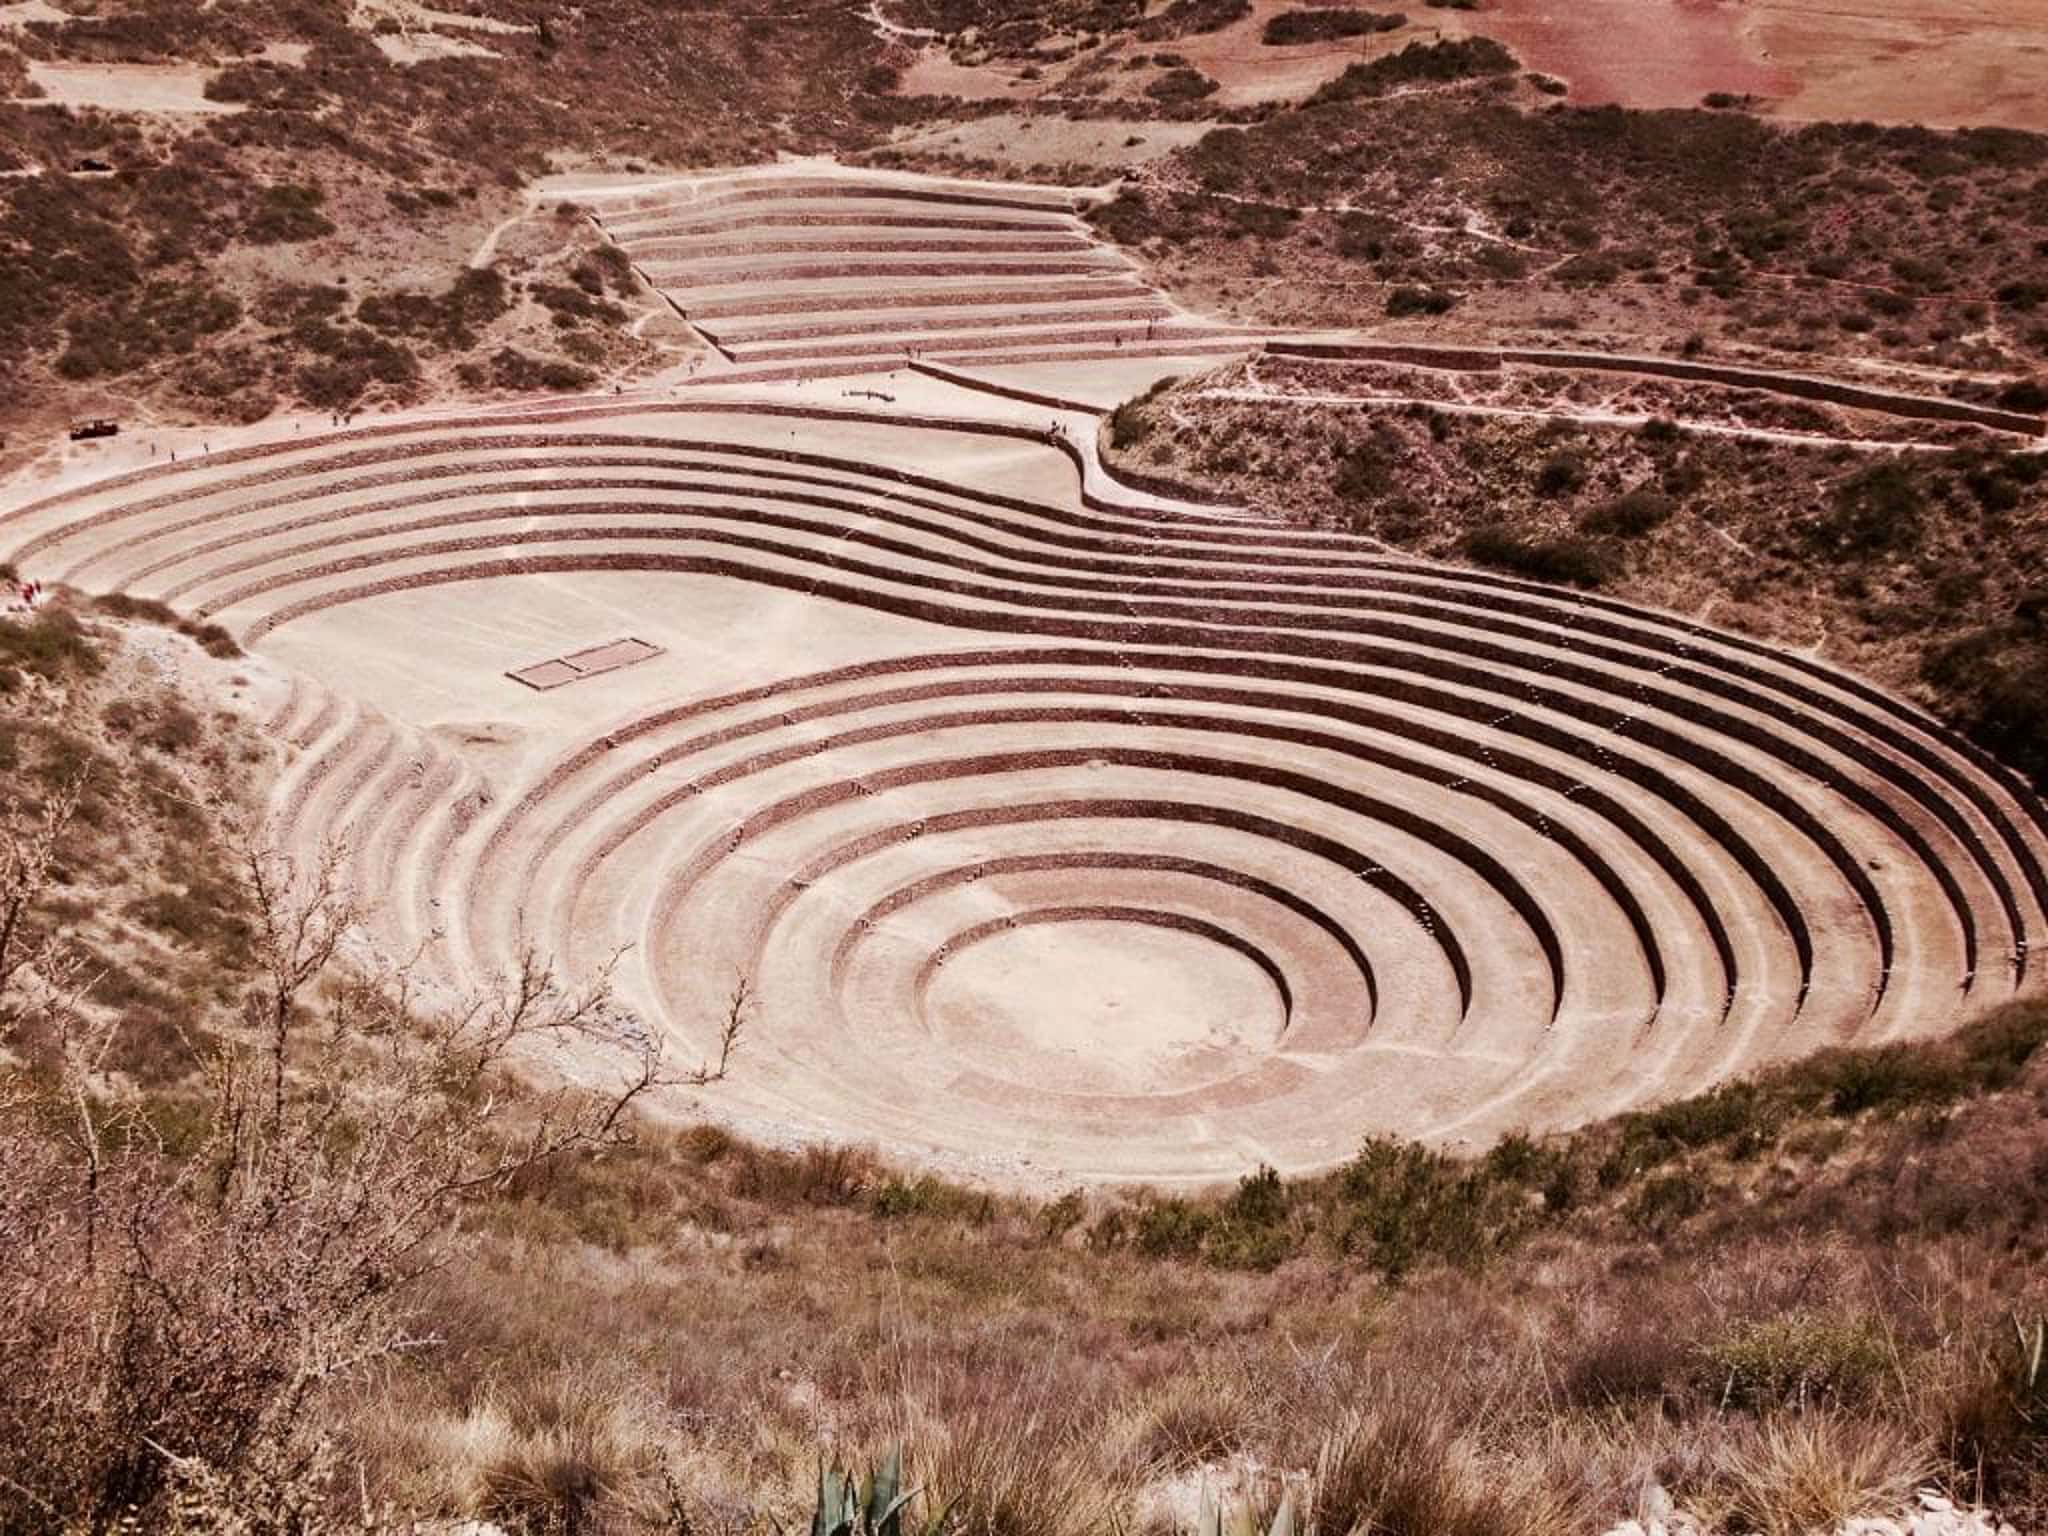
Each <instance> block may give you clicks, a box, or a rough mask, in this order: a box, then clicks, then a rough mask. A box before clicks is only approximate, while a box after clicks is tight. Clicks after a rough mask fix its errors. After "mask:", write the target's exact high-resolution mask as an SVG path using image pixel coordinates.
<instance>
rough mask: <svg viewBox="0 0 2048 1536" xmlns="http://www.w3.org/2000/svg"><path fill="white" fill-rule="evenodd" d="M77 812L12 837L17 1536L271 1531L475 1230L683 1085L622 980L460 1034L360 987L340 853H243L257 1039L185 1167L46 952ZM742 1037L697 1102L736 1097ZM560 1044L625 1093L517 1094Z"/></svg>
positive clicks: (4, 1124)
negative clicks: (548, 1172)
mask: <svg viewBox="0 0 2048 1536" xmlns="http://www.w3.org/2000/svg"><path fill="white" fill-rule="evenodd" d="M76 798H77V797H76V792H75V790H74V791H72V792H70V793H69V794H67V795H65V796H60V797H57V798H55V799H53V801H52V803H51V805H50V806H49V807H47V808H46V809H45V810H44V812H43V813H42V814H41V816H40V817H39V818H30V819H28V820H26V821H24V820H23V819H22V818H20V817H14V816H10V818H9V819H8V821H7V822H6V825H5V827H4V829H0V893H4V894H0V981H4V982H5V988H4V990H0V1009H4V1012H0V1048H4V1050H5V1051H6V1053H7V1057H8V1058H11V1059H13V1060H14V1061H16V1062H18V1063H19V1064H18V1065H16V1066H14V1067H12V1068H11V1069H10V1070H8V1071H7V1073H6V1075H5V1077H4V1079H0V1165H4V1166H5V1167H6V1168H7V1169H8V1174H9V1177H8V1178H7V1179H6V1180H5V1181H4V1182H0V1252H5V1253H6V1254H8V1256H9V1258H10V1264H9V1266H8V1267H7V1270H6V1272H5V1274H4V1275H0V1347H4V1353H5V1355H6V1358H7V1361H8V1369H7V1370H6V1371H5V1372H4V1373H0V1531H13V1530H29V1529H43V1528H46V1527H47V1526H48V1525H50V1524H51V1523H53V1522H56V1523H63V1522H65V1521H78V1522H83V1523H84V1524H85V1525H86V1526H87V1527H90V1528H95V1529H97V1528H100V1527H103V1526H104V1525H106V1524H107V1523H108V1522H110V1521H113V1520H115V1519H119V1518H124V1517H127V1518H148V1519H153V1520H158V1521H163V1522H168V1521H171V1520H172V1519H173V1518H174V1514H175V1511H176V1510H178V1509H183V1508H184V1507H185V1504H189V1503H190V1502H191V1499H192V1498H197V1497H201V1496H203V1497H204V1498H205V1499H210V1500H213V1501H214V1502H215V1503H216V1504H220V1505H221V1506H222V1507H230V1506H235V1507H239V1506H240V1505H242V1504H246V1505H247V1506H248V1507H250V1508H255V1507H261V1506H265V1505H266V1503H267V1504H268V1505H276V1504H278V1502H279V1500H280V1499H283V1498H284V1497H285V1495H286V1494H287V1493H290V1491H291V1490H294V1489H303V1488H304V1487H306V1486H308V1484H307V1479H309V1478H313V1479H314V1480H315V1481H316V1482H317V1477H316V1474H317V1472H318V1463H319V1457H320V1454H321V1442H320V1440H319V1438H318V1436H317V1434H316V1432H315V1426H314V1424H313V1416H312V1414H311V1412H310V1409H311V1406H312V1404H313V1402H314V1400H315V1398H316V1397H317V1396H318V1395H319V1394H320V1393H321V1392H322V1390H323V1389H324V1388H326V1387H327V1386H328V1385H330V1384H331V1383H334V1382H337V1381H340V1380H342V1379H345V1378H349V1377H351V1376H354V1375H358V1374H360V1373H361V1372H362V1371H363V1370H364V1369H365V1368H367V1367H368V1366H370V1365H371V1364H372V1363H373V1362H376V1361H380V1360H387V1359H391V1358H393V1357H395V1356H401V1355H404V1354H407V1353H409V1352H412V1351H415V1350H419V1349H422V1348H424V1347H426V1346H428V1345H430V1344H432V1343H434V1342H435V1341H434V1339H433V1338H431V1337H429V1336H420V1335H419V1334H417V1333H415V1331H414V1330H413V1328H412V1326H411V1308H410V1291H411V1287H412V1286H413V1285H414V1283H415V1282H417V1281H419V1280H420V1279H422V1278H423V1277H424V1276H426V1275H428V1274H429V1273H431V1272H432V1271H434V1270H435V1269H437V1268H438V1267H440V1266H441V1265H443V1264H444V1263H445V1262H447V1260H448V1259H449V1258H450V1257H451V1256H452V1254H453V1253H454V1252H455V1251H456V1246H457V1244H456V1239H457V1236H458V1234H459V1230H460V1228H459V1222H458V1219H457V1218H458V1216H459V1212H460V1209H461V1207H462V1205H463V1204H464V1203H465V1202H466V1201H469V1200H471V1199H472V1198H474V1197H476V1196H478V1195H480V1194H483V1193H486V1192H490V1191H496V1190H502V1189H504V1188H505V1187H506V1186H507V1185H508V1184H509V1183H510V1182H511V1181H512V1180H514V1179H515V1178H517V1177H518V1176H519V1175H520V1174H521V1173H522V1172H524V1171H526V1170H529V1169H532V1168H534V1167H536V1166H538V1165H540V1164H542V1163H545V1162H548V1161H550V1160H552V1159H556V1158H560V1157H562V1156H564V1155H567V1154H570V1153H575V1152H582V1151H593V1150H597V1149H602V1148H606V1147H610V1146H615V1145H618V1144H620V1143H621V1142H623V1141H624V1140H626V1139H627V1138H628V1137H629V1134H630V1132H629V1128H628V1123H627V1112H628V1110H629V1109H630V1107H631V1106H632V1105H633V1104H634V1103H636V1102H637V1101H638V1100H639V1099H640V1098H642V1097H643V1096H644V1095H646V1094H647V1093H649V1092H650V1091H652V1090H653V1089H655V1088H656V1087H657V1086H660V1085H661V1084H663V1083H665V1082H669V1081H673V1080H676V1079H671V1078H669V1077H667V1076H665V1075H664V1073H663V1071H662V1068H661V1061H660V1054H659V1051H658V1048H657V1047H656V1045H655V1044H654V1042H653V1041H652V1039H651V1038H650V1037H648V1036H647V1035H645V1034H644V1033H643V1032H639V1031H637V1030H636V1029H635V1027H634V1026H633V1025H632V1023H631V1021H630V1020H626V1021H623V1022H622V1021H621V1020H620V1019H619V1018H618V1017H617V1016H616V1015H615V1011H614V1010H613V1009H612V1008H611V1007H610V1005H609V1003H608V1000H607V997H606V993H605V989H604V985H603V978H600V979H599V981H598V983H597V984H595V985H593V986H591V987H588V988H585V989H583V990H581V991H575V992H570V991H565V990H564V989H562V988H560V987H558V986H557V985H556V984H555V982H554V981H553V980H552V978H551V977H550V976H549V975H548V973H547V970H546V968H545V967H544V966H543V965H542V964H541V963H540V962H539V960H538V959H537V958H536V957H534V956H532V955H528V956H525V957H523V958H522V960H521V962H520V965H519V967H518V970H517V972H516V973H515V974H514V975H513V976H511V977H510V978H508V979H507V980H506V981H505V983H504V984H503V985H502V987H500V988H498V989H496V990H494V991H492V992H490V993H489V994H487V995H484V996H480V997H478V998H476V999H474V1000H472V1001H471V1002H469V1003H467V1004H466V1005H464V1006H461V1007H458V1008H454V1009H451V1010H445V1011H440V1012H434V1011H427V1010H423V1009H421V1008H419V1007H417V1006H416V1005H415V1001H414V999H413V997H412V996H411V994H410V992H409V989H408V986H407V982H406V978H405V977H404V976H403V975H402V974H397V975H388V976H370V977H365V976H353V975H343V974H342V973H341V971H340V968H339V966H338V964H337V956H338V955H339V954H340V953H341V951H342V948H343V943H344V940H345V937H346V935H347V933H348V932H349V927H350V923H351V921H352V918H353V908H352V906H351V904H350V901H349V899H348V896H347V893H346V891H345V889H344V888H343V885H342V880H341V875H340V870H341V867H342V866H341V862H340V860H339V858H338V857H336V856H330V857H327V858H325V859H322V860H321V861H319V862H318V863H317V864H316V865H315V866H314V867H313V868H312V869H310V870H308V871H305V872H303V873H301V872H300V871H299V870H297V869H295V868H294V867H293V866H292V865H291V864H290V862H289V861H286V860H283V859H280V858H277V857H275V856H273V855H269V854H264V853H252V854H250V855H249V856H248V858H247V861H246V874H247V879H248V883H249V885H250V887H251V893H252V897H253V900H254V907H255V911H256V914H257V917H256V922H255V925H254V931H255V934H256V950H257V975H258V980H257V983H256V985H255V986H254V987H253V988H252V989H251V991H250V993H249V995H248V997H247V998H246V999H245V1006H244V1020H245V1023H246V1024H247V1025H248V1026H249V1027H248V1028H247V1029H246V1030H245V1031H244V1032H243V1033H242V1034H241V1035H240V1036H238V1037H237V1038H235V1039H234V1040H232V1041H231V1042H230V1043H229V1044H227V1045H226V1046H224V1047H222V1048H221V1049H219V1050H218V1052H217V1053H216V1054H215V1055H214V1056H213V1057H212V1059H211V1060H210V1061H209V1063H208V1068H207V1081H208V1090H209V1098H208V1103H207V1106H206V1111H205V1115H204V1124H203V1129H202V1131H201V1134H200V1135H199V1136H198V1138H197V1146H196V1150H193V1151H190V1152H187V1153H185V1154H184V1155H177V1154H174V1153H173V1152H171V1151H170V1150H168V1149H167V1147H166V1145H165V1143H164V1142H163V1140H162V1139H161V1138H160V1137H159V1136H158V1135H157V1134H156V1133H155V1132H154V1130H153V1128H152V1126H151V1122H150V1121H149V1120H148V1119H147V1118H146V1117H145V1116H143V1115H142V1114H141V1113H139V1112H137V1111H136V1110H134V1109H133V1108H132V1107H131V1106H128V1105H125V1104H124V1103H122V1102H121V1101H120V1100H119V1099H118V1098H116V1097H115V1096H114V1095H113V1093H112V1090H111V1088H110V1086H109V1084H108V1083H107V1082H106V1081H105V1080H104V1078H103V1075H102V1074H101V1073H100V1071H99V1063H100V1061H101V1059H102V1058H103V1056H104V1054H105V1051H106V1048H107V1044H108V1042H109V1040H110V1039H111V1038H112V1035H113V1032H114V1029H115V1027H116V1026H115V1025H114V1024H107V1023H95V1022H93V1021H92V1019H91V1018H89V1017H88V1016H87V1014H86V1013H85V1012H84V1011H82V1010H81V1009H80V1008H79V1007H78V1006H76V1005H75V1000H69V999H67V997H66V995H65V993H64V990H63V989H64V984H65V982H66V980H67V977H68V975H69V973H67V971H66V969H65V965H66V963H67V962H66V961H65V959H64V950H63V946H62V941H61V937H54V936H42V937H25V935H26V934H27V932H28V924H27V921H26V919H27V916H28V914H29V913H30V911H31V909H32V907H33V905H34V901H35V899H36V896H37V895H38V894H39V892H40V891H41V890H42V888H43V885H44V883H45V882H46V881H47V878H48V870H49V866H50V860H51V850H52V848H54V846H55V844H56V840H57V839H58V837H59V836H60V835H61V833H62V830H63V826H64V824H65V822H66V820H67V819H68V817H69V816H70V814H71V813H72V811H73V810H74V809H75V806H76ZM743 1012H744V997H741V998H740V999H738V1000H736V1003H735V1008H734V1011H733V1016H732V1018H731V1019H729V1020H728V1022H727V1025H726V1029H725V1035H724V1039H723V1043H722V1050H721V1054H720V1058H719V1060H718V1061H717V1062H715V1063H712V1064H707V1065H706V1066H704V1067H701V1068H699V1069H697V1070H696V1071H694V1072H691V1073H688V1074H685V1076H684V1077H683V1078H682V1079H681V1080H686V1081H690V1082H693V1083H700V1084H701V1083H707V1082H710V1081H713V1080H715V1079H716V1078H717V1077H718V1076H719V1075H721V1074H722V1072H723V1070H724V1067H725V1063H726V1059H727V1058H728V1057H729V1055H730V1052H731V1049H732V1046H733V1043H734V1042H735V1041H736V1039H737V1036H738V1030H739V1022H740V1019H741V1016H742V1015H743ZM569 1042H576V1043H580V1044H582V1045H584V1046H586V1047H589V1046H595V1047H598V1048H600V1049H602V1050H604V1051H605V1052H606V1053H607V1054H610V1055H612V1056H614V1057H617V1058H621V1059H623V1061H624V1063H625V1069H624V1071H623V1073H622V1074H621V1076H620V1078H619V1080H618V1081H617V1082H616V1083H615V1084H613V1085H612V1086H611V1087H609V1088H605V1089H596V1090H593V1089H587V1088H578V1087H568V1086H565V1087H560V1088H557V1089H554V1090H552V1091H548V1092H543V1093H534V1094H525V1093H512V1092H509V1091H508V1089H509V1088H510V1086H511V1085H512V1082H513V1078H514V1073H515V1071H516V1069H517V1068H518V1067H520V1066H521V1065H523V1064H525V1063H526V1062H527V1061H528V1060H529V1059H530V1057H531V1055H532V1053H533V1052H535V1051H536V1050H539V1049H541V1048H544V1047H547V1046H549V1045H556V1046H560V1045H563V1044H566V1043H569ZM252 1482H253V1483H254V1484H260V1485H261V1487H262V1488H265V1489H268V1490H269V1493H267V1494H266V1493H261V1492H260V1491H256V1490H253V1489H252ZM194 1490H198V1492H197V1493H195V1492H194ZM292 1497H297V1495H296V1494H292ZM181 1500H182V1501H184V1503H180V1501H181ZM188 1513H189V1511H188ZM175 1518H178V1519H184V1518H186V1516H185V1515H183V1514H176V1515H175ZM220 1528H221V1529H222V1530H228V1529H236V1530H240V1529H245V1528H246V1529H248V1530H250V1531H251V1532H261V1531H267V1530H268V1529H270V1527H268V1526H246V1527H239V1526H238V1527H230V1526H222V1527H220Z"/></svg>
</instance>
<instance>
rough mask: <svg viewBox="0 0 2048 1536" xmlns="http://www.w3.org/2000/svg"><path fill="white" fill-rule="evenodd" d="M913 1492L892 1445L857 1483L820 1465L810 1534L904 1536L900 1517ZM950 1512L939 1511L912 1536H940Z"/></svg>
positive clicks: (898, 1452) (897, 1449) (899, 1450)
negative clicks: (904, 1483)
mask: <svg viewBox="0 0 2048 1536" xmlns="http://www.w3.org/2000/svg"><path fill="white" fill-rule="evenodd" d="M916 1497H917V1490H916V1489H915V1488H908V1489H906V1488H905V1487H904V1486H903V1447H902V1446H901V1445H896V1446H892V1447H891V1448H890V1451H889V1454H888V1455H887V1456H884V1457H883V1458H882V1461H881V1464H880V1465H879V1466H871V1467H869V1468H868V1474H867V1476H866V1477H865V1478H863V1479H862V1480H861V1481H860V1482H858V1483H856V1482H855V1481H854V1479H853V1474H852V1473H851V1472H846V1471H843V1470H839V1469H836V1468H832V1467H828V1466H827V1465H826V1464H825V1462H824V1460H823V1458H820V1459H819V1462H818V1505H817V1508H816V1509H815V1510H813V1511H812V1513H811V1536H904V1530H903V1516H904V1512H905V1511H906V1510H907V1509H908V1508H909V1507H910V1501H911V1500H912V1499H914V1498H916ZM950 1513H952V1511H951V1510H950V1509H942V1510H940V1511H938V1513H937V1514H935V1515H933V1516H932V1517H931V1518H930V1519H929V1520H927V1521H926V1522H925V1523H924V1524H923V1525H921V1526H916V1527H914V1528H913V1530H912V1532H911V1536H940V1532H942V1531H943V1530H944V1529H945V1525H946V1517H947V1516H948V1515H949V1514H950Z"/></svg>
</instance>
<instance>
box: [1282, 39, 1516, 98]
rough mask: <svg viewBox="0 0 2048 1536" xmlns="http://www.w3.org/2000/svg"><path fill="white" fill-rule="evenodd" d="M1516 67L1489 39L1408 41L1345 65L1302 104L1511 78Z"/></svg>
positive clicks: (1507, 54)
mask: <svg viewBox="0 0 2048 1536" xmlns="http://www.w3.org/2000/svg"><path fill="white" fill-rule="evenodd" d="M1518 68H1520V65H1519V63H1518V62H1517V61H1516V59H1515V56H1514V55H1513V54H1512V53H1509V52H1508V51H1507V49H1505V48H1503V47H1502V46H1501V45H1500V44H1499V43H1496V42H1495V41H1494V40H1493V39H1492V38H1490V37H1468V38H1459V39H1455V40H1453V41H1449V42H1440V43H1410V44H1409V45H1408V46H1407V47H1406V48H1403V49H1402V50H1401V51H1400V52H1399V53H1390V54H1387V55H1385V56H1384V57H1382V58H1377V59H1373V60H1371V61H1370V62H1368V63H1364V64H1352V65H1349V66H1347V67H1346V68H1345V70H1344V73H1343V74H1341V75H1339V76H1338V77H1337V78H1336V79H1334V80H1332V81H1330V82H1328V83H1327V84H1325V85H1324V86H1322V87H1321V88H1320V89H1319V90H1317V91H1316V93H1315V94H1314V95H1313V96H1311V97H1309V99H1308V105H1309V106H1311V107H1316V106H1324V105H1327V104H1330V103H1333V102H1342V101H1357V100H1360V99H1361V98H1371V97H1375V96H1384V95H1386V94H1387V93H1388V92H1390V91H1393V90H1396V89H1398V88H1400V87H1401V86H1404V85H1425V84H1447V83H1449V82H1451V81H1456V80H1476V79H1480V78H1483V77H1484V76H1487V75H1505V74H1512V73H1514V71H1515V70H1516V69H1518Z"/></svg>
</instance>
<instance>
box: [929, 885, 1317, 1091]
mask: <svg viewBox="0 0 2048 1536" xmlns="http://www.w3.org/2000/svg"><path fill="white" fill-rule="evenodd" d="M1051 915H1052V914H1033V916H1038V917H1049V916H1051ZM1170 915H1171V914H1164V913H1134V914H1130V915H1128V916H1122V915H1119V916H1093V915H1089V916H1080V917H1074V918H1067V919H1062V920H1058V921H1027V922H1024V923H1022V924H1020V925H1018V926H1015V927H1009V926H1002V927H994V928H992V929H991V930H990V931H988V932H986V933H984V934H981V935H979V936H976V937H974V938H972V939H970V940H969V941H967V942H965V943H964V944H959V945H958V946H957V947H956V948H955V950H954V952H953V953H951V954H950V955H949V956H948V957H947V958H946V960H945V963H944V964H942V965H941V966H939V967H938V969H937V970H936V971H935V973H934V974H933V976H932V978H931V982H930V985H929V988H928V990H927V992H926V994H925V1006H924V1016H925V1022H926V1025H927V1026H928V1027H929V1028H930V1029H932V1030H933V1031H934V1033H936V1034H938V1035H940V1036H942V1037H943V1038H944V1040H945V1042H946V1043H947V1044H948V1045H949V1046H951V1047H952V1048H953V1049H955V1050H957V1051H959V1052H960V1053H961V1054H963V1055H966V1056H968V1057H971V1058H972V1059H973V1060H974V1061H975V1063H976V1065H977V1066H978V1067H980V1068H981V1069H982V1070H983V1071H985V1072H987V1073H988V1074H989V1075H990V1076H992V1077H997V1078H1001V1079H1004V1080H1006V1081H1009V1082H1014V1083H1016V1084H1018V1085H1019V1086H1020V1087H1024V1088H1030V1087H1040V1088H1045V1089H1048V1090H1053V1091H1059V1092H1067V1093H1073V1092H1081V1093H1087V1092H1091V1091H1093V1092H1103V1093H1115V1094H1131V1093H1149V1092H1177V1091H1182V1090H1185V1089H1188V1088H1192V1087H1196V1086H1198V1085H1200V1084H1202V1083H1205V1082H1210V1081H1213V1080H1214V1079H1216V1078H1217V1077H1219V1076H1224V1075H1228V1074H1230V1073H1232V1072H1235V1071H1239V1070H1242V1069H1243V1068H1245V1067H1246V1066H1249V1065H1250V1064H1251V1063H1253V1062H1254V1061H1257V1060H1258V1059H1260V1058H1262V1057H1264V1056H1265V1055H1266V1054H1267V1053H1268V1052H1270V1051H1271V1050H1272V1049H1273V1048H1274V1046H1275V1045H1276V1044H1277V1043H1278V1041H1279V1039H1280V1036H1281V1034H1282V1033H1283V1031H1284V1030H1285V1029H1286V1027H1287V1002H1286V998H1285V995H1284V994H1283V992H1282V990H1281V987H1280V986H1279V985H1278V984H1276V982H1275V979H1274V977H1273V976H1272V975H1271V974H1270V973H1269V971H1268V969H1267V968H1266V967H1265V966H1263V965H1261V964H1260V960H1259V958H1258V956H1257V952H1256V951H1254V950H1252V949H1251V948H1250V946H1248V945H1244V946H1239V945H1235V944H1231V943H1228V942H1226V941H1225V939H1224V937H1223V936H1221V935H1219V934H1218V933H1216V932H1212V931H1208V925H1206V924H1202V925H1195V924H1189V925H1186V926H1176V925H1172V924H1169V923H1167V922H1164V921H1161V919H1164V918H1167V917H1169V916H1170Z"/></svg>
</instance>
